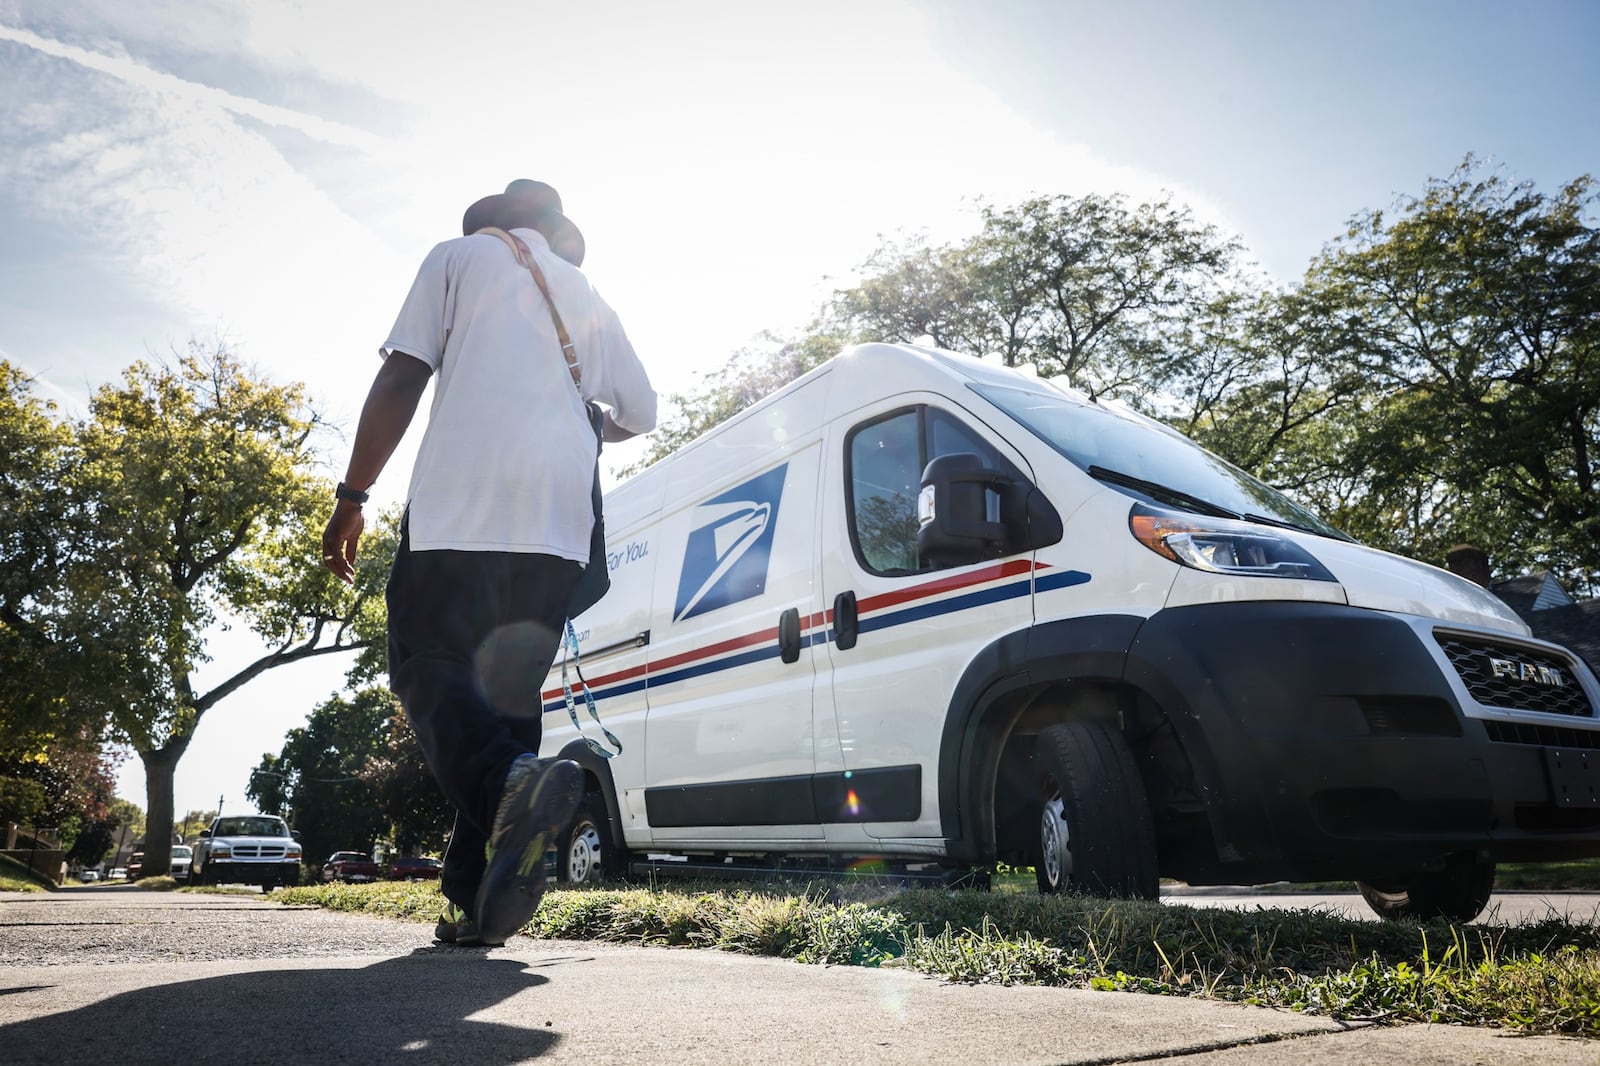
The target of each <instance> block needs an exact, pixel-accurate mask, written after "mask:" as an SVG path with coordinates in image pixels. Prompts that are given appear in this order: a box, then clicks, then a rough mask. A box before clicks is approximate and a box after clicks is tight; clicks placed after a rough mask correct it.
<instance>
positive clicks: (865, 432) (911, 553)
mask: <svg viewBox="0 0 1600 1066" xmlns="http://www.w3.org/2000/svg"><path fill="white" fill-rule="evenodd" d="M845 450H846V456H847V462H848V469H847V470H846V476H847V479H848V481H849V490H848V491H849V501H848V502H849V504H850V506H849V509H848V510H849V516H850V525H851V528H850V538H851V541H852V542H853V543H854V545H855V549H856V558H857V559H858V560H859V561H860V562H861V564H862V565H863V566H864V567H866V568H867V569H868V570H871V571H873V572H874V573H878V574H891V575H892V574H915V573H920V572H922V571H925V570H931V569H933V567H932V566H929V565H928V564H927V563H926V562H924V561H923V560H922V559H921V557H920V556H918V554H917V494H918V493H919V492H920V491H921V489H922V471H923V468H924V467H926V466H927V465H928V460H930V459H933V458H935V457H937V456H940V455H952V454H955V453H957V452H976V453H977V454H978V455H980V456H982V457H983V458H984V460H985V461H986V462H987V463H989V464H990V465H991V466H994V467H996V468H997V469H1002V470H1010V469H1012V464H1011V463H1009V462H1007V461H1006V460H1005V459H1004V458H1003V457H1002V456H1001V455H1000V454H999V452H997V451H996V450H995V449H994V448H993V447H991V446H990V445H989V444H987V443H986V442H985V441H984V440H983V438H982V437H980V436H979V435H978V434H977V433H976V432H975V431H973V430H972V429H971V428H969V427H968V426H966V425H964V424H962V423H961V422H960V421H959V420H958V419H956V418H955V417H954V416H953V415H950V414H949V413H947V412H945V411H941V410H939V409H937V408H930V407H913V408H908V409H906V410H903V411H896V412H895V413H893V414H891V415H888V416H887V417H884V418H880V419H878V420H877V421H874V422H867V423H865V424H863V425H860V426H857V427H856V428H855V429H853V430H852V431H851V433H850V437H849V439H848V441H847V443H846V449H845Z"/></svg>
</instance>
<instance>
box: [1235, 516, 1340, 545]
mask: <svg viewBox="0 0 1600 1066" xmlns="http://www.w3.org/2000/svg"><path fill="white" fill-rule="evenodd" d="M1239 517H1241V518H1243V519H1244V520H1245V521H1246V522H1259V523H1261V524H1262V525H1264V526H1277V527H1278V528H1279V529H1293V530H1295V531H1296V532H1299V533H1310V534H1311V535H1312V536H1315V537H1332V538H1333V539H1335V540H1353V539H1354V538H1352V537H1351V536H1350V535H1349V534H1348V533H1341V532H1339V531H1338V530H1337V529H1334V528H1333V527H1332V526H1329V527H1328V528H1327V529H1317V528H1316V527H1315V526H1308V525H1306V524H1305V523H1304V522H1291V521H1289V520H1288V519H1287V518H1272V517H1270V516H1268V515H1264V514H1244V515H1240V516H1239Z"/></svg>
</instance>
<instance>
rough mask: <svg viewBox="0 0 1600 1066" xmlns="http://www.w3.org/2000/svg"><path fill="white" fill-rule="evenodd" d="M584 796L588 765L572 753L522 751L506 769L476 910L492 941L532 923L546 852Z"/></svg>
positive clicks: (486, 936) (542, 882)
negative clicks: (553, 756)
mask: <svg viewBox="0 0 1600 1066" xmlns="http://www.w3.org/2000/svg"><path fill="white" fill-rule="evenodd" d="M582 798H583V769H582V768H581V767H579V766H578V764H577V763H575V762H572V761H571V760H569V759H539V758H536V757H534V756H532V755H522V756H519V757H518V758H517V759H516V760H515V761H514V762H512V764H511V771H510V772H509V773H508V774H506V784H505V789H504V791H502V792H501V793H500V809H499V810H497V811H496V812H495V815H494V826H493V828H492V829H491V830H490V832H489V846H488V848H487V850H486V854H487V856H488V860H489V864H488V868H487V869H485V870H484V872H483V881H482V882H481V883H480V884H479V886H478V898H477V901H476V903H475V904H474V906H473V910H474V911H476V913H477V915H478V935H479V936H480V937H481V938H482V941H483V943H486V944H490V943H493V944H504V943H505V942H506V937H508V936H510V935H511V934H513V933H515V932H516V931H517V930H519V929H521V928H522V927H523V926H525V925H527V924H528V920H529V919H530V918H532V917H533V913H534V911H536V910H538V909H539V900H540V898H541V897H543V896H544V889H545V872H544V853H545V851H546V849H547V848H548V847H549V845H550V842H551V841H552V840H553V839H554V838H555V835H556V833H558V832H559V831H560V830H561V829H563V828H564V827H565V826H566V824H567V823H568V822H569V821H571V820H572V816H573V814H575V813H576V812H577V810H578V801H579V800H581V799H582Z"/></svg>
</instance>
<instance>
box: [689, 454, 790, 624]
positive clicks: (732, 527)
mask: <svg viewBox="0 0 1600 1066" xmlns="http://www.w3.org/2000/svg"><path fill="white" fill-rule="evenodd" d="M788 469H789V464H788V463H785V464H783V465H782V466H780V467H777V468H775V469H773V470H768V471H767V472H766V473H764V474H761V475H759V476H758V477H753V478H751V479H750V480H749V481H746V482H745V483H744V484H742V485H740V486H738V487H737V488H733V489H730V490H729V491H727V492H724V493H723V494H722V495H721V496H717V497H715V498H713V499H710V500H707V501H705V502H704V503H702V504H700V506H699V507H696V508H695V513H694V519H693V522H694V528H693V529H692V530H691V531H690V533H689V542H688V544H687V545H686V546H685V547H684V549H683V569H682V571H680V572H679V575H678V601H677V609H676V610H675V611H674V612H673V616H672V620H673V621H674V622H681V621H683V620H684V619H685V618H693V617H694V616H695V615H697V614H705V613H706V612H707V611H714V610H716V609H717V608H718V607H726V606H728V605H729V604H730V603H738V602H739V601H740V600H748V599H750V598H751V597H754V596H759V595H761V593H762V592H764V591H766V587H767V563H768V561H769V559H770V558H771V555H772V538H773V534H774V533H776V532H777V528H778V502H779V500H780V499H781V498H782V497H783V476H784V472H785V471H787V470H788Z"/></svg>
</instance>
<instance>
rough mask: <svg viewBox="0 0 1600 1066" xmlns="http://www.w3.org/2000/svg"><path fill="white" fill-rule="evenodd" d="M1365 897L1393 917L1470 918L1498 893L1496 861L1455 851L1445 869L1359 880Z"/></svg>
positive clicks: (1381, 913)
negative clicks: (1495, 890) (1495, 871)
mask: <svg viewBox="0 0 1600 1066" xmlns="http://www.w3.org/2000/svg"><path fill="white" fill-rule="evenodd" d="M1356 887H1357V888H1358V889H1360V890H1361V898H1362V899H1364V900H1366V901H1367V906H1369V907H1371V908H1372V909H1373V910H1374V911H1376V912H1377V914H1378V917H1380V918H1384V919H1387V920H1389V921H1421V922H1425V921H1428V920H1429V919H1431V918H1444V919H1447V920H1449V921H1452V922H1470V921H1472V919H1474V918H1476V917H1477V916H1478V915H1480V914H1482V913H1483V908H1485V907H1487V906H1488V905H1489V897H1490V896H1491V895H1492V894H1493V893H1494V863H1492V862H1489V861H1488V860H1486V859H1480V858H1478V857H1477V856H1476V855H1471V854H1457V855H1452V856H1450V858H1449V859H1448V860H1447V861H1446V862H1445V865H1444V869H1442V870H1430V871H1426V872H1421V873H1415V874H1412V875H1410V876H1409V877H1401V878H1390V879H1385V880H1379V881H1357V882H1356Z"/></svg>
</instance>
